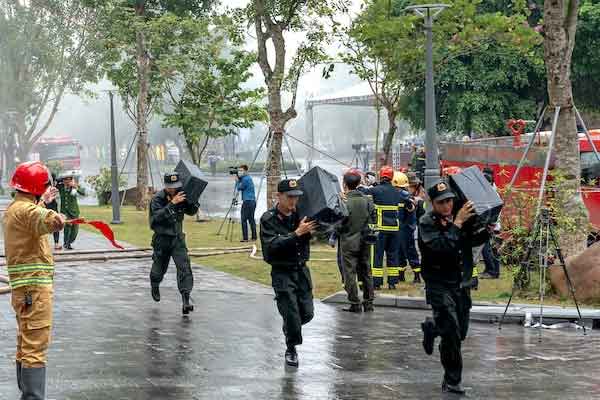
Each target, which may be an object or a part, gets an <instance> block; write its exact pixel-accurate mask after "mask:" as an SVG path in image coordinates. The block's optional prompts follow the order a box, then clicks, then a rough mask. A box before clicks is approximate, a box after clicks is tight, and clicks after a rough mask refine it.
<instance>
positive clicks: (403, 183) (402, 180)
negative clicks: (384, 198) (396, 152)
mask: <svg viewBox="0 0 600 400" xmlns="http://www.w3.org/2000/svg"><path fill="white" fill-rule="evenodd" d="M392 185H394V187H397V188H402V189H405V188H407V187H408V186H409V185H408V176H406V174H405V173H404V172H399V171H396V172H394V179H392Z"/></svg>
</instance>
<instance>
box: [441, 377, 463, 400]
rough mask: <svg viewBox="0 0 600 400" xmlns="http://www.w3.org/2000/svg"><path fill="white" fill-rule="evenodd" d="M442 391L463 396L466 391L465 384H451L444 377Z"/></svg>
mask: <svg viewBox="0 0 600 400" xmlns="http://www.w3.org/2000/svg"><path fill="white" fill-rule="evenodd" d="M442 392H444V393H454V394H458V395H461V396H463V395H464V394H465V393H466V392H465V389H464V388H463V386H462V385H461V384H460V383H459V384H458V385H451V384H449V383H448V382H446V380H445V379H444V382H443V383H442Z"/></svg>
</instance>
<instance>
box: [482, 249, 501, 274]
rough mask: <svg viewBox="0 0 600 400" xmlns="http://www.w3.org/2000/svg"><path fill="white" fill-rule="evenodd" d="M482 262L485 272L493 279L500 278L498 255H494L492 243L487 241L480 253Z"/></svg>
mask: <svg viewBox="0 0 600 400" xmlns="http://www.w3.org/2000/svg"><path fill="white" fill-rule="evenodd" d="M481 254H482V255H483V262H484V263H485V271H484V272H487V273H488V274H490V275H491V276H493V277H496V278H498V277H500V260H499V256H498V254H495V251H494V248H493V247H492V242H491V241H490V240H488V241H487V242H486V243H485V245H484V246H483V250H482V251H481Z"/></svg>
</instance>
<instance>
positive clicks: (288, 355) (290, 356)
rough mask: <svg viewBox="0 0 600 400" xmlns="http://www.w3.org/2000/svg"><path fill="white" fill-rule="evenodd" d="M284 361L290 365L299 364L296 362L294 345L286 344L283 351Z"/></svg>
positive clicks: (296, 365)
mask: <svg viewBox="0 0 600 400" xmlns="http://www.w3.org/2000/svg"><path fill="white" fill-rule="evenodd" d="M285 363H286V364H287V365H289V366H290V367H298V365H299V364H300V363H299V362H298V353H297V352H296V348H295V347H294V346H288V348H287V350H286V351H285Z"/></svg>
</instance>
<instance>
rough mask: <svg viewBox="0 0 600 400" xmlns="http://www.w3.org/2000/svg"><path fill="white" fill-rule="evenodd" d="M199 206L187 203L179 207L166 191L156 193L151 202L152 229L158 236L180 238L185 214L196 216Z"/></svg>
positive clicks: (180, 204)
mask: <svg viewBox="0 0 600 400" xmlns="http://www.w3.org/2000/svg"><path fill="white" fill-rule="evenodd" d="M197 212H198V205H196V204H189V203H188V202H187V201H184V202H183V203H179V204H177V205H175V204H173V203H171V198H170V197H169V195H168V194H167V192H165V191H164V190H161V191H160V192H158V193H156V194H155V195H154V197H153V198H152V201H151V202H150V229H152V230H153V231H154V233H155V234H157V235H167V236H178V235H181V234H182V233H183V218H184V214H187V215H195V214H196V213H197Z"/></svg>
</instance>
